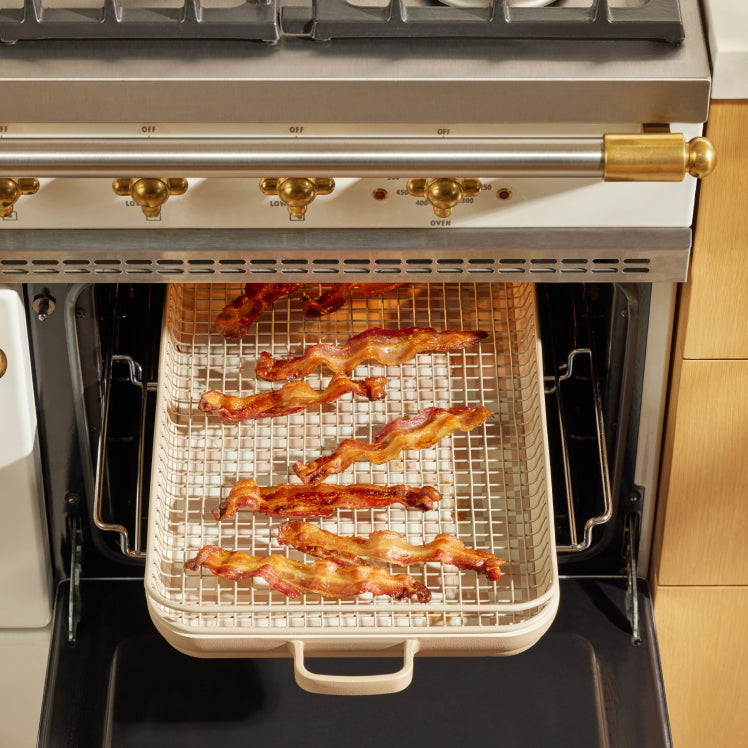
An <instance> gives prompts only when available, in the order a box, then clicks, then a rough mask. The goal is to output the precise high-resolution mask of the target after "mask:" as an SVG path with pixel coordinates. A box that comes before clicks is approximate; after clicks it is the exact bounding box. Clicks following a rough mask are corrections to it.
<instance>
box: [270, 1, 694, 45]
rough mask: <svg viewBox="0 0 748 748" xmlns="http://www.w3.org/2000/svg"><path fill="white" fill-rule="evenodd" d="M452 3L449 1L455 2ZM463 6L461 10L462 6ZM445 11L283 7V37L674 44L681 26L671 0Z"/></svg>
mask: <svg viewBox="0 0 748 748" xmlns="http://www.w3.org/2000/svg"><path fill="white" fill-rule="evenodd" d="M455 5H457V3H455ZM466 5H469V4H467V3H466ZM482 5H483V4H482V3H480V2H475V6H477V7H446V6H445V5H428V6H424V5H423V4H421V3H416V4H414V3H412V2H408V0H389V2H376V1H375V0H356V2H355V4H354V3H352V2H350V0H314V2H313V3H312V4H311V5H305V6H293V5H292V6H285V7H283V9H282V11H281V29H282V31H283V33H285V34H293V35H308V36H311V37H312V38H313V39H319V40H325V41H327V40H329V39H336V38H362V37H406V38H415V37H442V38H455V37H458V38H459V37H461V38H483V39H486V38H488V39H650V40H662V41H667V42H681V41H683V38H684V30H683V23H682V20H681V14H680V5H679V2H678V0H647V2H638V3H636V2H625V3H624V2H622V0H587V2H586V3H584V6H583V7H579V6H580V4H579V3H573V4H571V5H569V4H567V3H565V2H562V3H553V5H552V6H550V7H539V8H538V7H536V8H522V7H511V4H510V3H509V2H507V1H506V0H487V2H486V3H485V6H484V7H481V6H482Z"/></svg>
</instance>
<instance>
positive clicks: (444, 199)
mask: <svg viewBox="0 0 748 748" xmlns="http://www.w3.org/2000/svg"><path fill="white" fill-rule="evenodd" d="M480 191H481V183H480V179H451V178H448V177H439V178H430V179H410V180H408V194H409V195H413V197H425V198H426V200H427V201H428V203H429V205H431V207H432V208H433V209H434V213H436V215H437V216H439V218H447V217H448V216H449V215H450V214H451V213H452V208H454V207H455V205H459V204H460V203H461V202H462V201H463V199H464V198H466V197H475V196H476V195H477V194H478V193H479V192H480Z"/></svg>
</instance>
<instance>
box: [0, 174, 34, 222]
mask: <svg viewBox="0 0 748 748" xmlns="http://www.w3.org/2000/svg"><path fill="white" fill-rule="evenodd" d="M38 189H39V180H38V179H11V178H10V177H0V218H7V217H8V216H9V215H10V214H11V213H12V212H13V206H14V205H15V204H16V203H17V202H18V198H19V197H21V195H33V194H34V193H35V192H37V190H38Z"/></svg>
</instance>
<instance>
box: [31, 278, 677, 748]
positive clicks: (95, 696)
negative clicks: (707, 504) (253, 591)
mask: <svg viewBox="0 0 748 748" xmlns="http://www.w3.org/2000/svg"><path fill="white" fill-rule="evenodd" d="M165 290H166V287H165V286H163V285H159V284H134V285H107V284H94V285H84V286H64V285H60V286H41V285H40V286H31V285H29V286H26V295H27V302H28V308H29V312H30V315H31V314H32V313H33V311H32V310H33V305H34V303H35V298H36V300H37V302H38V299H39V297H42V296H46V297H49V298H50V299H54V302H55V305H56V308H57V309H59V310H61V311H63V314H59V315H56V314H52V315H50V316H49V317H48V318H47V319H46V320H45V321H44V322H43V323H41V322H39V321H38V320H37V319H35V318H32V319H30V323H31V324H30V329H31V330H32V348H33V354H34V367H35V376H36V380H37V381H36V385H37V390H38V396H39V399H40V402H41V403H42V407H41V408H40V432H41V434H42V436H43V439H44V441H45V443H44V444H43V445H42V446H43V450H42V453H43V455H44V457H43V459H44V460H45V461H47V462H48V463H52V464H51V465H50V464H47V465H46V466H45V475H46V476H47V480H48V482H49V483H50V485H48V486H47V496H48V497H49V499H50V501H49V505H48V513H49V516H48V520H49V526H50V533H51V537H50V540H51V544H52V548H53V554H54V560H55V571H56V578H57V580H58V586H57V599H56V604H55V617H54V624H53V626H54V631H53V644H52V652H51V657H50V664H49V674H48V679H47V687H46V693H45V700H44V708H43V712H42V715H43V716H42V723H41V728H40V745H55V744H58V743H57V742H56V741H58V740H59V739H60V736H62V735H68V736H70V735H72V736H73V740H74V741H76V740H77V741H78V742H77V744H81V745H82V744H89V743H88V742H87V741H90V742H92V743H96V744H98V743H99V741H101V744H104V745H138V746H144V745H154V746H155V745H160V744H163V743H160V742H159V741H162V740H163V739H164V735H166V734H167V733H168V735H169V740H174V739H179V741H180V743H182V744H184V745H201V744H204V742H203V741H204V740H205V739H208V738H210V739H220V741H221V743H222V744H225V745H228V746H233V745H244V744H246V740H247V736H250V735H251V736H252V738H253V739H267V740H273V739H274V736H275V737H277V729H278V727H277V725H278V724H279V720H280V721H282V722H283V723H287V724H289V725H291V727H289V728H288V732H287V735H286V739H287V740H289V741H290V740H293V741H295V742H300V743H301V744H308V743H305V741H310V740H311V741H313V742H314V744H322V743H324V744H329V745H335V744H339V743H336V735H338V736H339V735H340V734H351V732H352V731H356V732H357V733H358V734H360V735H362V736H363V737H362V738H361V741H360V742H361V744H362V745H370V744H371V745H374V744H379V743H381V740H382V739H389V740H391V741H394V742H393V743H392V744H403V741H404V740H406V739H408V740H411V741H413V742H415V743H416V744H418V743H419V742H422V741H423V740H424V739H425V738H426V737H428V738H429V739H430V740H434V741H435V742H436V743H437V744H438V742H439V740H441V739H443V737H444V735H445V734H449V735H452V736H454V737H457V736H458V735H459V736H461V737H463V738H467V739H472V740H476V741H477V740H487V739H489V737H490V736H491V735H493V737H494V738H495V735H496V734H497V733H496V730H498V729H501V730H502V731H503V732H502V734H503V735H505V736H507V737H508V738H512V736H513V738H512V739H516V741H517V744H528V742H527V741H528V740H530V741H532V740H535V739H536V740H537V741H538V743H532V742H530V743H529V744H540V743H542V742H543V741H544V740H545V739H546V738H547V735H549V734H554V735H557V736H558V737H559V741H558V743H557V744H558V745H578V744H579V743H578V741H579V740H580V739H581V740H582V741H583V743H586V744H601V742H600V741H601V740H604V739H608V738H610V737H611V736H614V737H615V736H618V738H619V739H623V740H631V739H633V740H634V743H632V744H637V741H639V742H638V744H643V742H641V741H646V740H649V739H651V738H652V736H656V735H661V737H662V739H663V744H667V742H666V741H667V735H666V732H663V730H667V715H666V708H665V705H664V699H663V697H662V693H661V690H660V685H659V683H660V682H659V680H658V679H657V678H656V677H655V676H654V671H653V670H652V668H651V662H652V658H653V657H655V658H656V637H655V635H654V630H653V623H652V617H651V607H650V603H649V598H648V594H647V592H646V589H642V588H641V584H642V583H641V580H639V589H638V590H637V588H636V584H637V580H636V567H635V561H634V559H635V543H636V540H637V528H638V524H639V521H640V520H639V514H638V512H639V511H640V510H641V506H640V505H641V504H642V501H641V500H640V499H641V498H643V497H642V495H641V493H640V492H641V487H639V486H636V485H635V484H634V483H633V480H632V478H631V477H630V476H633V473H634V470H633V461H634V459H635V455H634V448H633V447H632V446H631V444H630V442H631V441H632V433H634V434H635V433H636V428H637V424H636V422H635V421H636V419H635V418H633V417H632V413H634V412H636V411H637V398H638V396H639V391H640V389H641V371H642V365H643V362H642V356H643V351H644V344H643V339H644V338H645V337H646V329H647V325H646V320H647V317H648V308H649V298H650V288H649V287H648V286H646V285H642V284H630V285H617V284H546V285H538V286H537V304H538V317H539V327H540V331H541V340H542V345H543V369H544V371H543V374H544V380H545V393H546V412H547V421H548V434H549V449H550V457H551V464H552V480H553V495H554V507H555V525H556V533H557V543H558V547H559V554H558V557H559V566H560V574H561V606H560V609H559V612H558V614H557V619H556V622H555V623H554V626H553V628H552V629H551V631H550V632H548V633H547V634H546V635H545V636H543V637H542V638H541V640H540V642H539V643H538V644H536V645H535V646H533V647H532V648H531V649H530V650H528V651H527V652H524V653H521V654H518V655H514V656H512V657H501V658H491V657H477V658H475V657H469V658H467V660H465V659H461V658H452V657H425V658H417V660H416V661H417V669H416V673H415V677H414V680H413V683H412V684H411V686H410V687H409V688H408V689H407V690H406V691H405V692H403V694H401V695H398V694H393V695H389V696H361V697H357V698H356V699H345V700H344V706H345V708H342V709H333V710H331V709H330V706H329V705H331V703H332V702H330V701H329V699H330V698H331V697H327V696H321V695H315V694H310V693H307V692H305V691H303V690H302V689H300V688H298V686H296V684H294V682H293V677H292V671H291V668H290V666H289V664H288V662H287V661H286V660H284V659H277V658H256V659H251V658H250V659H210V658H209V659H199V658H193V657H188V656H185V655H183V654H181V653H179V652H177V651H176V650H175V649H173V648H172V647H171V645H169V644H168V643H167V642H166V641H165V640H164V639H163V638H162V637H161V635H160V634H158V633H157V632H156V630H155V629H154V627H153V625H152V623H151V620H150V618H149V614H148V612H147V610H146V606H145V595H144V590H143V562H144V558H143V557H144V554H145V538H146V520H147V515H148V486H149V471H150V460H151V454H150V450H151V432H152V429H153V418H154V410H155V397H156V392H157V387H158V381H157V379H158V351H159V336H160V330H161V316H162V310H163V306H164V298H165ZM66 339H67V343H66V342H65V340H66ZM65 349H66V350H65ZM63 354H64V355H65V357H68V356H69V359H68V360H69V362H70V371H69V372H68V371H66V370H65V369H63V368H61V366H60V361H62V360H64V359H63V358H62V356H63ZM71 454H73V455H75V457H74V458H72V459H71V456H70V455H71ZM56 459H59V460H61V461H64V462H65V463H66V464H68V466H69V467H68V473H67V475H66V476H65V480H64V484H65V485H67V486H76V487H77V490H74V491H70V490H67V491H66V493H65V496H64V499H63V500H61V501H54V500H53V497H54V495H55V493H59V486H60V485H63V484H59V485H56V484H55V483H54V480H53V479H52V476H54V475H56V474H57V473H55V472H54V470H52V471H50V468H54V461H55V460H56ZM98 489H100V492H101V495H100V498H96V491H97V490H98ZM634 496H636V497H637V498H633V497H634ZM97 515H98V517H99V524H100V525H104V526H106V527H107V528H111V529H104V530H102V529H101V528H100V527H99V526H97V523H96V522H95V521H94V517H95V516H97ZM608 515H609V519H607V517H608ZM585 528H587V529H588V532H586V531H585ZM586 536H589V538H590V542H589V546H588V547H584V548H583V549H582V550H573V549H572V547H573V546H576V547H580V546H584V545H585V537H586ZM632 601H633V602H632ZM637 606H638V607H639V608H641V610H642V612H643V613H645V614H644V615H641V617H639V613H638V612H637ZM638 643H641V646H636V645H637V644H638ZM312 661H313V662H314V666H313V667H314V669H315V670H318V671H324V672H326V673H333V674H335V673H338V674H344V675H347V674H353V675H357V674H377V673H380V672H381V673H386V672H391V671H393V670H394V669H396V667H397V661H394V664H393V660H392V659H391V658H389V657H382V658H374V659H372V658H334V659H329V658H314V659H313V660H312ZM466 662H468V663H469V664H465V663H466ZM614 673H615V675H614ZM590 676H592V677H590ZM476 682H482V683H485V684H486V687H485V688H479V689H475V683H476ZM446 683H449V684H451V685H450V687H449V688H445V686H444V684H446ZM539 683H542V685H540V686H539ZM230 684H239V691H238V692H233V691H234V689H233V688H231V685H230ZM227 689H228V690H229V691H232V693H227ZM453 689H457V690H461V691H464V692H469V693H473V694H474V697H475V699H476V700H475V702H474V706H475V708H476V709H478V710H479V711H480V714H481V716H480V718H479V719H476V720H468V721H467V722H468V724H466V723H465V721H464V720H462V719H461V717H460V715H459V714H458V713H457V712H455V710H454V709H452V708H450V703H451V702H452V699H453V693H454V691H453ZM538 689H540V690H538ZM497 693H499V694H500V697H499V699H498V700H497V698H496V694H497ZM611 693H613V694H614V698H613V699H611V698H609V696H610V694H611ZM539 700H540V701H542V703H543V707H542V708H541V709H538V704H539ZM84 704H86V705H87V707H86V708H85V709H83V708H82V705H84ZM418 705H421V706H420V707H419V706H418ZM435 706H436V710H437V712H440V713H443V715H444V716H443V717H442V718H440V719H427V720H425V722H426V723H428V724H425V725H424V721H423V720H412V719H407V718H406V716H405V714H401V712H402V711H403V710H406V711H410V710H412V709H414V708H423V709H429V710H433V708H434V707H435ZM382 708H385V709H387V710H389V711H388V714H393V715H399V716H398V717H397V719H396V718H395V717H393V718H392V719H391V720H390V719H388V720H387V721H386V722H387V724H382V720H381V714H382V711H381V710H382ZM628 709H634V710H635V711H637V712H638V713H639V715H640V716H639V717H638V718H637V719H635V720H633V721H627V720H621V719H620V713H619V710H628ZM458 711H459V710H458ZM531 713H532V714H535V716H534V717H533V718H532V719H528V717H527V715H528V714H531ZM411 714H412V711H411ZM450 715H451V716H450ZM362 726H363V730H362ZM663 726H664V727H663ZM549 731H550V732H549ZM408 736H410V737H408ZM604 736H607V737H604ZM320 741H321V743H320ZM74 744H75V743H74Z"/></svg>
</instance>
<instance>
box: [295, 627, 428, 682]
mask: <svg viewBox="0 0 748 748" xmlns="http://www.w3.org/2000/svg"><path fill="white" fill-rule="evenodd" d="M289 644H290V646H291V653H292V655H293V668H294V676H295V678H296V683H297V684H298V685H299V686H301V688H303V689H304V690H305V691H309V693H323V694H330V695H333V696H376V695H379V694H387V693H397V692H398V691H402V690H404V689H405V688H407V687H408V686H409V685H410V682H411V681H412V680H413V659H414V657H415V655H416V652H417V651H418V642H416V641H415V640H413V639H408V640H407V641H405V642H403V666H402V668H401V669H400V670H398V671H397V672H395V673H384V674H382V675H323V674H321V673H312V672H311V671H310V670H307V667H306V665H305V664H304V642H302V641H298V640H294V641H291V642H289Z"/></svg>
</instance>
